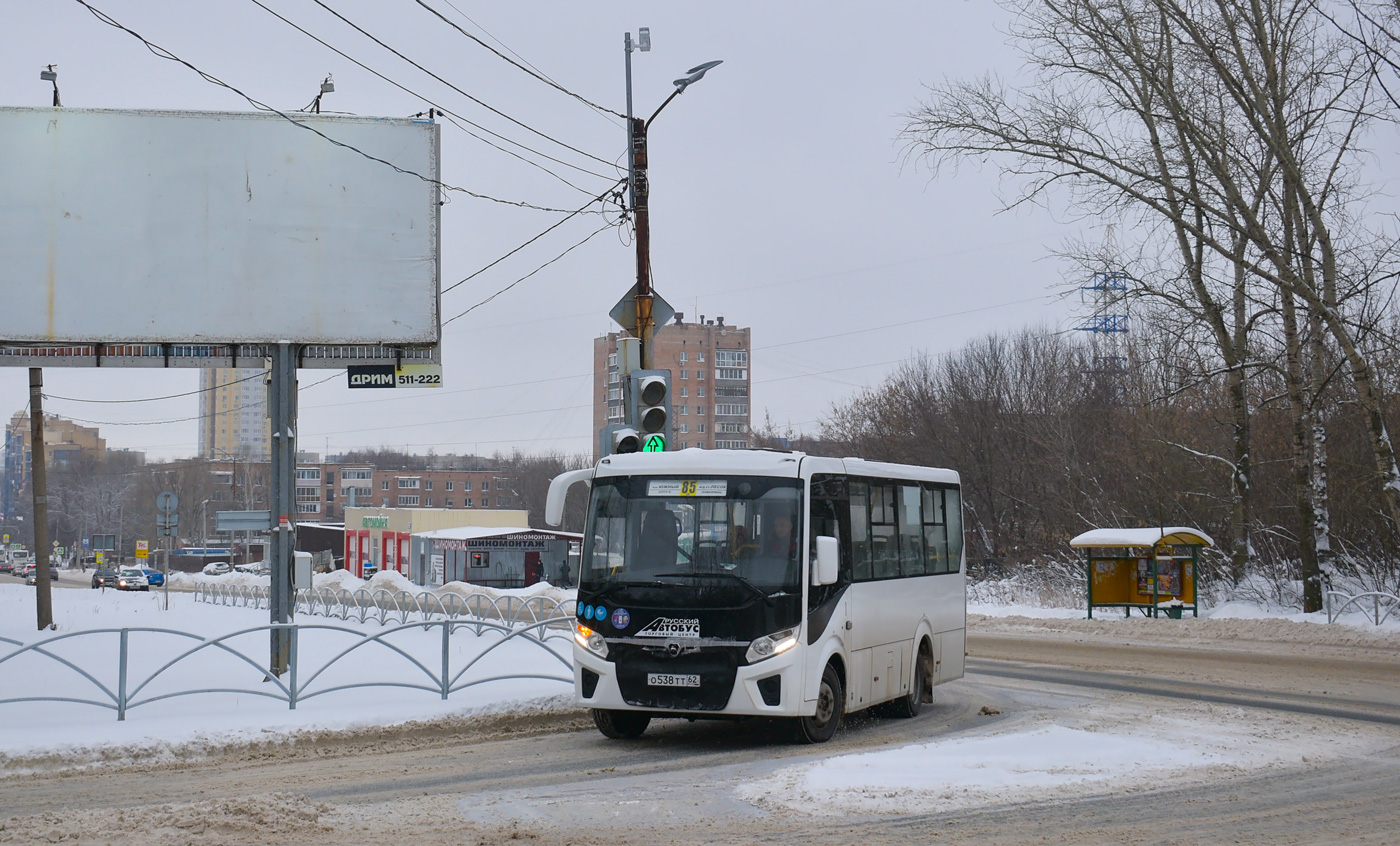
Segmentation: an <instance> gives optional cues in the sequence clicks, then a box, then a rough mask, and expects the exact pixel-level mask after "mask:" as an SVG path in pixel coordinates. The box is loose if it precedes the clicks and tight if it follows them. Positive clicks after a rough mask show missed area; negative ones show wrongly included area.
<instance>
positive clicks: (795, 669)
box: [574, 645, 815, 717]
mask: <svg viewBox="0 0 1400 846" xmlns="http://www.w3.org/2000/svg"><path fill="white" fill-rule="evenodd" d="M801 653H802V649H801V648H800V647H799V648H797V649H792V650H789V651H788V652H785V653H783V654H781V655H775V656H773V657H772V658H769V659H767V660H764V661H760V662H758V663H756V664H751V665H743V666H739V667H737V668H735V670H734V681H733V684H732V689H731V690H730V692H729V698H728V700H727V701H726V702H725V704H724V706H723V707H722V708H719V709H715V708H684V707H667V706H665V705H656V704H632V703H630V702H628V701H627V699H626V698H624V697H623V694H622V689H621V686H620V685H619V682H618V664H617V663H615V662H613V661H608V660H605V659H603V658H599V657H598V656H597V655H595V654H594V653H592V652H590V651H588V650H586V649H584V648H582V647H580V646H578V645H575V646H574V699H575V701H576V702H578V704H580V705H582V706H584V707H587V708H602V709H606V710H617V711H646V712H648V713H651V714H656V715H661V716H665V715H674V716H677V717H712V716H752V717H796V716H802V715H803V711H804V705H805V710H806V712H807V715H808V716H810V715H811V713H812V712H813V709H814V708H815V703H814V702H807V703H804V702H803V701H802V680H803V679H802V665H801V662H800V655H801ZM623 660H626V659H625V658H624V659H623ZM677 674H679V675H686V674H688V673H686V672H685V670H684V669H681V670H679V671H678V673H677ZM699 675H700V676H701V678H700V683H701V685H705V684H706V683H707V681H706V679H705V677H704V676H705V674H704V673H700V674H699ZM590 676H591V678H590ZM709 683H711V684H713V683H715V682H713V681H711V682H709ZM720 683H724V682H720ZM654 692H656V693H658V694H661V693H664V692H665V691H664V688H659V689H658V690H656V691H654ZM585 693H589V694H590V695H585ZM633 698H635V697H633ZM770 703H772V704H770Z"/></svg>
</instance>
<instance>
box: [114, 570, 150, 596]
mask: <svg viewBox="0 0 1400 846" xmlns="http://www.w3.org/2000/svg"><path fill="white" fill-rule="evenodd" d="M150 589H151V585H150V583H149V582H147V581H146V574H145V573H143V572H141V570H140V568H139V567H123V568H121V569H120V570H118V571H117V590H150Z"/></svg>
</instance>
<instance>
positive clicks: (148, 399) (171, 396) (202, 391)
mask: <svg viewBox="0 0 1400 846" xmlns="http://www.w3.org/2000/svg"><path fill="white" fill-rule="evenodd" d="M262 377H263V372H262V371H259V372H257V373H254V374H253V375H251V376H244V377H243V378H242V379H234V380H233V381H232V382H225V383H223V384H222V385H215V386H214V387H212V388H199V389H198V390H194V391H185V392H184V393H182V394H168V395H166V396H163V397H137V398H136V399H83V398H81V397H60V396H56V395H54V394H44V399H46V400H49V399H51V400H63V401H64V402H91V403H104V404H117V403H130V402H159V401H161V400H168V399H179V398H180V397H192V396H194V395H195V394H205V393H209V392H210V391H216V390H218V389H219V388H227V387H228V386H229V385H237V384H238V383H239V382H247V381H248V380H250V379H261V378H262Z"/></svg>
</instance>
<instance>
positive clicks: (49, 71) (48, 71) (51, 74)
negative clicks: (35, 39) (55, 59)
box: [39, 65, 63, 109]
mask: <svg viewBox="0 0 1400 846" xmlns="http://www.w3.org/2000/svg"><path fill="white" fill-rule="evenodd" d="M56 67H58V65H49V66H48V67H46V68H44V69H43V70H41V71H39V79H40V80H41V81H43V82H52V83H53V107H54V108H55V109H57V108H59V107H61V106H62V105H63V103H61V102H59V99H58V71H56V70H54V68H56Z"/></svg>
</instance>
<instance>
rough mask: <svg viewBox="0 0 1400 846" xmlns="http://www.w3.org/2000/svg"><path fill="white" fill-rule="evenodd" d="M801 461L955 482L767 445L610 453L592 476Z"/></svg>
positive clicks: (772, 471)
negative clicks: (757, 447)
mask: <svg viewBox="0 0 1400 846" xmlns="http://www.w3.org/2000/svg"><path fill="white" fill-rule="evenodd" d="M804 463H805V464H806V465H807V469H808V470H809V471H815V472H819V473H820V472H828V473H829V472H841V470H842V469H844V471H845V472H846V473H848V474H850V475H852V476H871V477H875V478H893V479H910V480H917V481H926V482H943V483H946V484H958V481H959V479H958V474H957V472H956V471H953V470H944V469H941V468H935V467H917V466H915V465H912V464H891V463H887V462H883V461H866V460H865V459H863V458H844V459H840V458H818V457H815V456H808V455H807V454H806V453H802V452H784V451H780V450H768V449H696V448H693V447H692V448H690V449H682V450H675V451H672V452H636V453H629V454H625V455H610V456H608V457H607V458H604V459H603V460H602V461H600V462H598V466H597V469H596V471H595V474H594V475H595V476H634V475H656V474H671V473H675V474H680V473H692V474H695V475H733V476H778V477H786V478H798V477H800V476H801V475H803V474H802V470H803V465H804Z"/></svg>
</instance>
